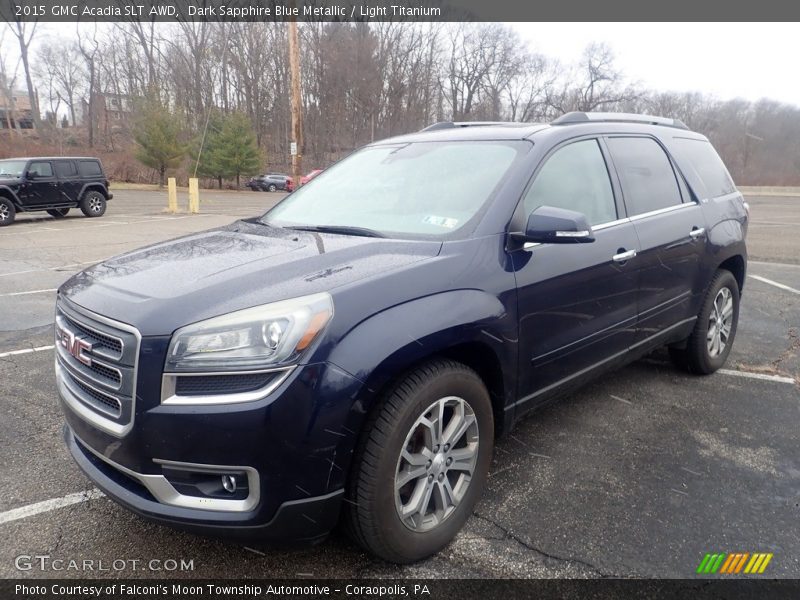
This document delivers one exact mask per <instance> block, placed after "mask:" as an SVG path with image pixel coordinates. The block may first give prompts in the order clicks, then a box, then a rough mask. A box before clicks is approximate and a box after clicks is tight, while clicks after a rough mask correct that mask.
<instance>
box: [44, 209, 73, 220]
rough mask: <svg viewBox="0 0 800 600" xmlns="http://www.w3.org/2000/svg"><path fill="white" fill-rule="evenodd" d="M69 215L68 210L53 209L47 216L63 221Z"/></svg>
mask: <svg viewBox="0 0 800 600" xmlns="http://www.w3.org/2000/svg"><path fill="white" fill-rule="evenodd" d="M67 213H69V209H68V208H51V209H49V210H48V211H47V214H48V215H50V216H51V217H53V218H54V219H63V218H64V217H66V216H67Z"/></svg>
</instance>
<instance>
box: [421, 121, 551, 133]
mask: <svg viewBox="0 0 800 600" xmlns="http://www.w3.org/2000/svg"><path fill="white" fill-rule="evenodd" d="M531 125H535V123H519V122H515V121H455V122H454V121H439V122H438V123H434V124H433V125H428V126H427V127H425V128H424V129H420V131H436V130H438V129H456V128H458V127H530V126H531Z"/></svg>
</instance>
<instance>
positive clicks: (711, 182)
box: [672, 138, 736, 198]
mask: <svg viewBox="0 0 800 600" xmlns="http://www.w3.org/2000/svg"><path fill="white" fill-rule="evenodd" d="M672 147H673V152H675V153H676V154H677V155H678V158H679V159H681V164H682V165H685V167H686V168H688V169H690V170H691V171H692V172H693V173H694V175H695V176H696V178H697V179H699V180H700V182H701V183H702V184H703V187H705V196H706V197H707V198H716V197H717V196H724V195H726V194H732V193H733V192H735V191H736V186H735V185H734V183H733V179H731V176H730V174H729V173H728V169H726V168H725V164H724V163H723V162H722V159H721V158H720V157H719V154H717V151H716V150H714V146H712V145H711V143H710V142H707V141H706V140H696V139H691V138H675V139H674V140H673V144H672Z"/></svg>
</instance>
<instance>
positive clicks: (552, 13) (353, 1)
mask: <svg viewBox="0 0 800 600" xmlns="http://www.w3.org/2000/svg"><path fill="white" fill-rule="evenodd" d="M0 19H2V20H5V21H14V20H20V21H43V22H48V21H52V22H78V21H87V22H92V21H159V22H178V21H229V22H235V21H264V22H281V21H288V20H291V19H296V20H298V21H365V22H370V21H405V22H413V21H483V22H490V21H506V22H515V21H516V22H520V21H537V22H547V21H551V22H554V21H576V22H577V21H599V22H603V21H605V22H610V21H686V22H688V21H715V22H718V21H729V22H734V21H761V22H767V21H798V20H800V2H791V1H786V0H760V1H759V2H747V3H745V2H723V1H722V0H669V1H668V2H666V1H664V0H605V1H601V0H568V1H566V2H553V1H551V0H491V1H487V0H0ZM679 39H680V34H679V33H678V32H676V40H679ZM731 43H735V40H731Z"/></svg>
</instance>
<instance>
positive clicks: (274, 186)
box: [267, 183, 278, 192]
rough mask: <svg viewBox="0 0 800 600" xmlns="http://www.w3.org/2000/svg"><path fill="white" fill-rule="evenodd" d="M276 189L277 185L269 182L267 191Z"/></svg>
mask: <svg viewBox="0 0 800 600" xmlns="http://www.w3.org/2000/svg"><path fill="white" fill-rule="evenodd" d="M277 189H278V186H276V185H275V184H274V183H270V184H269V187H268V188H267V191H268V192H274V191H275V190H277Z"/></svg>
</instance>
